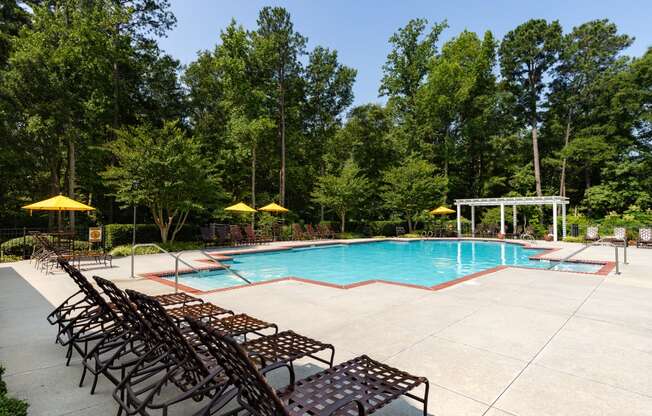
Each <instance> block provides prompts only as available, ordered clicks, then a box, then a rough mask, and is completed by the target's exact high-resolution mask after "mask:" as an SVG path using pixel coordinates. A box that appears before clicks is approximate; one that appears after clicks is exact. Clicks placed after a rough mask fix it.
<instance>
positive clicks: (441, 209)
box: [430, 205, 455, 215]
mask: <svg viewBox="0 0 652 416" xmlns="http://www.w3.org/2000/svg"><path fill="white" fill-rule="evenodd" d="M454 212H455V211H454V210H452V209H450V208H446V207H445V206H443V205H442V206H440V207H439V208H435V209H433V210H432V211H430V213H431V214H433V215H448V214H453V213H454Z"/></svg>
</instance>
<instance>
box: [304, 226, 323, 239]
mask: <svg viewBox="0 0 652 416" xmlns="http://www.w3.org/2000/svg"><path fill="white" fill-rule="evenodd" d="M306 234H307V235H308V238H310V239H311V240H317V239H318V238H319V237H320V236H319V233H318V232H317V231H315V229H314V228H313V226H312V224H306Z"/></svg>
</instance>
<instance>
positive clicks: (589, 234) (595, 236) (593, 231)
mask: <svg viewBox="0 0 652 416" xmlns="http://www.w3.org/2000/svg"><path fill="white" fill-rule="evenodd" d="M599 239H600V233H599V232H598V227H596V226H591V227H587V229H586V236H584V240H585V241H586V242H588V243H592V242H595V241H598V240H599Z"/></svg>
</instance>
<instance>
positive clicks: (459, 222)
mask: <svg viewBox="0 0 652 416" xmlns="http://www.w3.org/2000/svg"><path fill="white" fill-rule="evenodd" d="M461 211H462V206H461V205H460V204H457V238H460V237H461V236H462V218H461V215H462V212H461Z"/></svg>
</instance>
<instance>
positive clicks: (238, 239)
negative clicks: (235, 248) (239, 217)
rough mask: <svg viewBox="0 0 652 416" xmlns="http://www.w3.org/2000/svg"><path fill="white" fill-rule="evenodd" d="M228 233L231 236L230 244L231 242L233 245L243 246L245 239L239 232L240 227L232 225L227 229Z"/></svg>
mask: <svg viewBox="0 0 652 416" xmlns="http://www.w3.org/2000/svg"><path fill="white" fill-rule="evenodd" d="M229 231H230V234H231V242H233V244H235V245H239V244H244V243H245V242H246V240H245V238H244V237H243V236H242V231H241V230H240V226H238V225H232V226H230V227H229Z"/></svg>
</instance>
